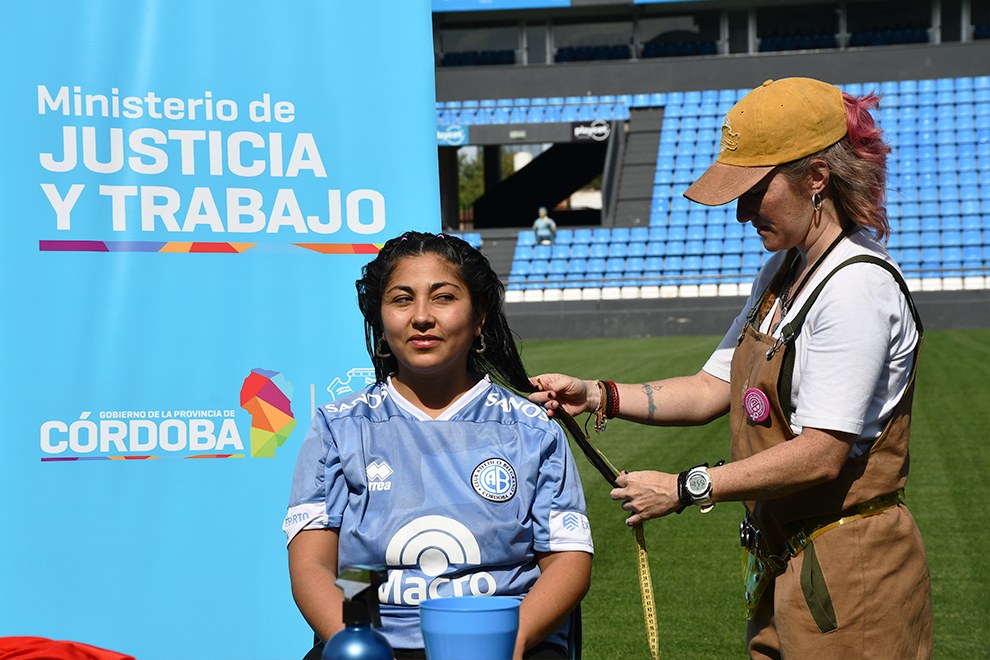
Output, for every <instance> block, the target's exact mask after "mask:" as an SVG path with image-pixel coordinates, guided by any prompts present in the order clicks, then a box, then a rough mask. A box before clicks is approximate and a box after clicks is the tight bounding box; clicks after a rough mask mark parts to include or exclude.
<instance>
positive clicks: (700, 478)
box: [684, 472, 711, 497]
mask: <svg viewBox="0 0 990 660" xmlns="http://www.w3.org/2000/svg"><path fill="white" fill-rule="evenodd" d="M710 483H711V479H710V478H709V477H708V475H707V474H705V473H704V472H694V473H693V474H689V475H688V478H687V482H685V484H684V485H685V487H686V488H687V491H688V492H689V493H691V495H693V496H695V497H698V496H699V495H704V494H705V493H706V492H708V488H709V485H710Z"/></svg>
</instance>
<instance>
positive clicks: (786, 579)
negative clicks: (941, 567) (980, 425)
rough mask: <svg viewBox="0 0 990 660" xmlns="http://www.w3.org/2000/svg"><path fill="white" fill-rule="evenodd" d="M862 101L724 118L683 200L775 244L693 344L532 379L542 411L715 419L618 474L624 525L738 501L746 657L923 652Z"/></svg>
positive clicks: (898, 388)
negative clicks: (697, 445) (610, 377)
mask: <svg viewBox="0 0 990 660" xmlns="http://www.w3.org/2000/svg"><path fill="white" fill-rule="evenodd" d="M876 104H877V98H876V97H875V96H873V95H869V96H866V97H862V98H856V97H852V96H849V95H846V94H843V93H842V92H841V90H839V88H837V87H835V86H833V85H829V84H826V83H823V82H820V81H817V80H812V79H808V78H789V79H783V80H777V81H767V82H765V83H764V84H763V85H762V86H761V87H758V88H757V89H755V90H753V91H752V92H750V93H749V94H747V95H746V96H745V97H744V98H743V99H742V100H741V101H739V103H737V104H736V105H735V106H734V107H733V108H732V109H731V110H730V111H729V113H728V115H727V116H726V118H725V122H724V124H723V126H722V139H721V145H720V152H719V155H718V158H717V160H716V162H715V163H714V164H713V165H712V166H711V167H710V168H709V169H708V170H707V171H706V172H705V173H704V174H703V175H702V176H701V177H699V179H698V180H697V181H695V182H694V184H692V185H691V186H690V187H689V188H688V190H687V191H686V192H685V195H686V196H687V197H688V198H689V199H691V200H693V201H695V202H698V203H701V204H705V205H720V204H727V203H729V202H731V201H733V200H736V203H737V210H736V217H737V219H738V220H739V221H740V222H749V223H750V224H752V225H753V228H754V229H755V230H756V231H757V233H758V234H759V235H760V237H761V238H762V239H763V244H764V247H765V248H766V249H767V250H768V251H770V252H773V253H774V254H773V255H772V256H771V257H770V258H769V260H768V261H767V263H766V265H765V266H764V267H763V269H762V271H761V272H760V274H759V275H758V276H757V278H756V280H755V282H754V285H753V288H752V294H751V296H750V298H749V300H748V301H747V303H746V305H745V307H744V308H743V310H742V311H741V312H740V314H739V315H738V316H737V317H736V319H735V321H734V322H733V324H732V326H731V327H730V329H729V331H728V333H726V335H725V338H724V339H723V340H722V342H721V343H720V344H719V346H718V348H717V349H716V350H715V352H714V353H713V355H712V356H711V358H710V359H709V360H708V362H707V363H706V364H705V365H704V367H703V368H702V369H701V371H699V372H698V373H696V374H694V375H693V376H686V377H681V378H670V379H665V380H660V381H655V382H651V383H641V384H620V383H613V382H611V381H593V380H590V381H589V380H580V379H577V378H573V377H570V376H565V375H562V374H543V375H541V376H538V377H536V378H534V379H533V381H534V383H535V384H536V385H537V386H538V387H539V388H540V389H541V390H542V391H541V392H538V393H536V394H533V395H531V396H530V398H531V399H532V400H533V401H536V402H539V403H543V404H544V405H545V406H546V407H547V408H548V409H549V410H551V411H553V410H555V409H558V408H562V409H563V410H565V411H567V412H569V413H571V414H578V413H580V412H593V413H595V415H596V416H597V418H598V420H599V426H601V425H602V423H603V422H604V420H606V419H607V418H609V417H621V418H623V419H627V420H631V421H636V422H641V423H646V424H658V425H688V424H704V423H707V422H709V421H711V420H712V419H715V418H717V417H720V416H722V415H724V414H726V413H728V414H729V416H730V428H731V432H732V449H731V457H732V460H731V462H729V463H728V464H725V465H717V466H714V467H712V468H710V469H709V468H708V466H707V465H700V466H695V467H693V468H688V469H686V470H684V471H683V472H681V473H680V474H667V473H662V472H655V471H642V472H631V473H628V474H624V475H622V476H621V477H620V478H619V488H616V489H615V490H613V492H612V498H613V499H616V500H620V501H621V502H622V503H623V504H622V506H623V508H625V509H627V510H629V511H631V512H632V515H630V517H629V518H628V521H627V522H628V523H629V524H635V523H637V522H640V521H643V520H646V519H649V518H657V517H661V516H665V515H668V514H670V513H672V512H676V511H680V510H681V509H683V508H684V507H686V506H688V505H692V504H697V505H699V506H700V508H701V511H702V512H706V511H708V510H710V508H711V507H712V506H713V505H714V504H715V503H717V502H730V501H741V502H744V503H745V506H746V517H745V519H744V521H743V523H742V525H741V526H740V535H741V541H742V542H743V545H744V546H745V547H746V548H747V549H748V550H749V555H748V562H749V566H748V570H747V574H746V590H745V591H746V604H747V613H748V618H749V624H748V629H747V638H748V643H749V651H750V654H751V655H752V656H753V657H760V658H763V657H769V658H776V657H781V656H790V657H861V656H864V655H870V656H871V657H878V656H882V657H891V658H909V657H919V658H920V657H929V656H931V653H932V620H931V595H930V582H929V574H928V563H927V558H926V555H925V549H924V545H923V543H922V539H921V535H920V533H919V531H918V528H917V525H916V524H915V522H914V519H913V518H912V516H911V514H910V512H909V511H908V510H907V508H906V507H905V506H904V503H903V492H904V491H903V489H904V485H905V482H906V479H907V473H908V458H907V456H908V438H909V431H910V412H911V402H912V399H913V393H914V376H915V369H916V365H917V358H918V352H919V350H920V346H921V333H922V327H921V321H920V319H919V317H918V315H917V311H916V310H915V308H914V304H913V302H912V300H911V296H910V294H909V293H908V290H907V287H906V285H905V284H904V280H903V277H902V276H901V274H900V271H899V269H898V267H897V265H896V264H895V263H894V261H893V260H892V259H891V257H890V255H889V254H887V252H886V250H884V248H883V246H882V243H881V241H883V240H884V239H885V237H886V235H887V233H888V231H889V225H888V221H887V215H886V210H885V208H884V197H885V168H886V156H887V153H888V152H889V151H890V149H889V147H888V146H887V145H886V144H885V143H884V142H883V141H882V139H881V137H880V131H879V130H878V129H877V127H876V125H875V123H874V121H873V119H872V117H871V116H870V114H869V112H868V111H869V109H870V108H872V107H874V106H875V105H876Z"/></svg>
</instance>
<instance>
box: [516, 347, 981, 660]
mask: <svg viewBox="0 0 990 660" xmlns="http://www.w3.org/2000/svg"><path fill="white" fill-rule="evenodd" d="M717 341H718V338H716V337H671V338H653V339H610V340H581V341H531V342H526V343H524V345H523V346H522V353H523V359H524V361H525V362H526V367H527V369H528V370H529V372H530V373H531V374H537V373H541V372H546V371H559V372H563V373H569V374H572V375H575V376H580V377H584V378H608V379H611V380H615V381H619V382H641V381H646V380H653V379H657V378H663V377H667V376H674V375H684V374H690V373H694V372H696V371H697V370H698V369H699V368H700V367H701V365H702V364H704V362H705V360H706V359H707V357H708V355H709V354H710V353H711V351H712V350H713V348H714V347H715V345H716V343H717ZM918 378H919V380H918V386H917V392H916V396H915V404H914V421H913V430H912V442H911V476H910V478H909V480H908V485H907V502H908V506H909V507H910V508H911V510H912V512H913V513H914V515H915V517H916V518H917V520H918V524H919V525H920V527H921V531H922V534H923V535H924V538H925V542H926V544H927V548H928V558H929V562H930V564H931V573H932V589H933V602H934V613H935V655H936V657H938V658H953V659H955V658H988V657H990V593H988V587H990V547H988V544H987V541H988V536H990V534H988V529H990V519H988V518H990V516H988V513H987V509H988V506H990V485H988V481H990V330H973V331H969V330H965V331H959V330H956V331H942V332H937V331H936V332H929V333H928V334H927V336H926V338H925V345H924V349H923V351H922V355H921V366H920V373H919V377H918ZM579 421H580V422H581V423H582V424H583V422H584V420H583V418H582V419H580V420H579ZM589 428H590V425H589ZM593 436H594V434H593ZM593 441H595V443H596V444H597V445H598V446H599V447H600V448H601V449H602V451H604V452H605V454H606V455H607V456H609V458H610V459H611V460H612V462H613V464H615V465H616V467H618V468H619V469H628V470H634V469H660V470H665V471H668V472H679V471H680V470H683V469H684V468H686V467H689V466H691V465H695V464H697V463H700V462H703V461H708V462H714V461H716V460H718V459H720V458H728V452H729V435H728V424H727V420H726V419H725V418H722V419H720V420H717V421H715V422H713V423H711V424H708V425H706V426H703V427H696V428H656V427H647V426H640V425H636V424H632V423H629V422H624V421H621V420H612V422H610V424H609V427H608V429H607V431H606V432H605V433H604V434H602V435H600V436H597V437H593ZM574 452H575V455H576V456H577V459H578V464H579V466H580V469H581V476H582V478H583V481H584V489H585V493H586V495H587V499H588V509H589V516H590V518H591V523H592V528H593V534H594V539H595V550H596V555H595V561H594V569H593V576H592V587H591V592H590V593H589V594H588V596H587V597H586V598H585V600H584V603H583V605H582V610H583V623H584V657H585V658H588V659H589V660H617V659H626V658H648V657H649V652H648V649H647V645H646V635H645V632H644V627H643V616H642V609H641V605H640V597H639V587H638V580H637V572H636V563H635V557H636V555H635V549H636V546H635V540H634V537H633V533H632V530H631V529H630V528H628V527H626V526H625V525H624V524H623V519H624V518H625V516H626V514H625V512H624V511H623V510H622V509H620V508H619V506H618V505H617V504H615V503H613V502H612V501H611V500H610V499H609V496H608V492H609V487H608V484H606V482H605V481H604V480H603V479H602V478H601V476H600V475H599V474H598V473H597V472H596V471H595V470H594V468H592V467H591V465H590V464H589V463H588V462H587V461H585V460H584V458H583V456H582V455H581V454H580V450H579V449H577V448H576V447H575V448H574ZM741 517H742V505H741V504H721V505H719V506H717V507H715V510H714V511H712V512H711V513H709V514H708V515H701V514H700V513H699V512H698V511H697V510H694V509H691V510H687V511H685V512H684V513H683V514H681V515H679V516H677V515H675V516H670V517H668V518H665V519H662V520H652V521H650V522H648V523H647V524H646V525H645V528H646V538H647V547H648V549H649V552H650V563H651V568H652V573H653V583H654V589H655V591H656V599H657V607H658V616H659V622H660V655H661V656H662V657H665V658H678V659H680V658H744V657H746V655H747V654H746V650H745V643H744V630H745V618H744V615H743V606H742V596H741V587H740V581H741V577H740V575H741V550H740V548H739V543H738V525H739V520H740V518H741Z"/></svg>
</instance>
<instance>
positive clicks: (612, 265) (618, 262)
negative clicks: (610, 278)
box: [605, 257, 626, 273]
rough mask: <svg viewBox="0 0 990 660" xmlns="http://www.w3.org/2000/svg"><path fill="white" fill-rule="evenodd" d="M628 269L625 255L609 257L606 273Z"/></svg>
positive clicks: (606, 262) (606, 263)
mask: <svg viewBox="0 0 990 660" xmlns="http://www.w3.org/2000/svg"><path fill="white" fill-rule="evenodd" d="M625 269H626V260H625V258H623V257H609V258H608V259H607V260H606V261H605V272H606V273H621V272H622V271H624V270H625Z"/></svg>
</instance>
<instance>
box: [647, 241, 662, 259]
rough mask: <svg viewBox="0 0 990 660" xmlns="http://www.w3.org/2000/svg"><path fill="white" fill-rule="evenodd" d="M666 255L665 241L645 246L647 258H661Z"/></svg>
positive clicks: (652, 242) (653, 242)
mask: <svg viewBox="0 0 990 660" xmlns="http://www.w3.org/2000/svg"><path fill="white" fill-rule="evenodd" d="M665 254H667V243H666V241H665V240H658V241H651V242H650V243H647V244H646V255H647V256H648V257H662V256H663V255H665Z"/></svg>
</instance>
